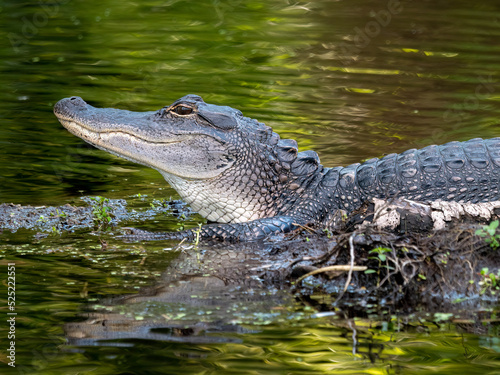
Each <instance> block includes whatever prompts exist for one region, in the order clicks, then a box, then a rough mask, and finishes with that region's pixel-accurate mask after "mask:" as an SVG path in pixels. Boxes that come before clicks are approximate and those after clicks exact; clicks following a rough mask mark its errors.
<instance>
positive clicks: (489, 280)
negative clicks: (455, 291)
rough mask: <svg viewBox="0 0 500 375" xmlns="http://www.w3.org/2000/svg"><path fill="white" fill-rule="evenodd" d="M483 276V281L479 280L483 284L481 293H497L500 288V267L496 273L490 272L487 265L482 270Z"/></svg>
mask: <svg viewBox="0 0 500 375" xmlns="http://www.w3.org/2000/svg"><path fill="white" fill-rule="evenodd" d="M481 278H482V279H481V281H479V285H480V286H481V290H480V291H479V294H485V293H486V292H488V291H489V292H490V294H491V295H495V294H496V292H497V291H498V290H500V269H498V270H497V272H496V273H494V272H490V270H489V269H488V267H485V268H483V269H482V270H481Z"/></svg>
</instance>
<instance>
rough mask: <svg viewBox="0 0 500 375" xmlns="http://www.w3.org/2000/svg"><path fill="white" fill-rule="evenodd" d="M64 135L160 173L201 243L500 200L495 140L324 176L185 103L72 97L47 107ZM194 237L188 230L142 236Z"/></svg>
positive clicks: (224, 114) (282, 145)
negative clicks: (373, 204) (142, 106)
mask: <svg viewBox="0 0 500 375" xmlns="http://www.w3.org/2000/svg"><path fill="white" fill-rule="evenodd" d="M54 113H55V114H56V116H57V117H58V119H59V121H60V122H61V123H62V124H63V126H65V127H66V128H67V129H68V130H69V131H70V132H71V133H73V134H75V135H76V136H78V137H80V138H82V139H84V140H85V141H87V142H89V143H90V144H93V145H94V146H96V147H98V148H101V149H103V150H106V151H108V152H110V153H112V154H115V155H118V156H121V157H124V158H125V159H128V160H131V161H134V162H137V163H140V164H144V165H147V166H150V167H152V168H155V169H157V170H158V171H159V172H160V173H161V174H162V175H163V176H164V177H165V179H166V180H167V181H168V182H169V183H170V185H171V186H172V187H173V188H174V189H176V190H177V191H178V193H179V194H180V196H181V197H182V198H183V199H184V200H186V202H188V203H189V204H191V206H192V207H193V208H194V209H195V210H196V211H198V212H199V213H200V214H201V215H202V216H203V217H205V218H207V219H208V220H209V221H212V222H217V224H208V225H205V226H203V227H202V228H201V231H200V235H201V238H213V239H220V240H231V241H248V240H255V239H261V238H264V237H266V236H269V235H272V234H277V233H286V232H290V231H292V230H294V229H295V228H296V227H297V225H306V224H308V223H315V224H324V223H327V222H329V221H330V220H332V218H333V217H334V215H336V214H337V213H338V211H339V210H340V209H342V210H344V211H347V212H351V211H353V210H355V209H357V208H359V207H360V206H361V204H362V203H363V202H364V201H365V200H367V199H369V198H374V197H376V198H388V197H393V196H398V197H402V198H408V199H413V200H417V201H422V202H428V201H433V200H438V199H442V200H453V201H460V202H484V201H493V200H498V199H499V198H500V193H499V181H500V138H493V139H488V140H482V139H479V138H476V139H472V140H470V141H467V142H462V143H461V142H450V143H447V144H445V145H441V146H428V147H425V148H423V149H421V150H415V149H412V150H408V151H405V152H403V153H401V154H399V155H398V154H390V155H387V156H386V157H384V158H381V159H371V160H368V161H367V162H365V163H363V164H352V165H350V166H347V167H345V168H343V167H335V168H324V167H323V166H322V165H321V164H320V162H319V158H318V155H317V154H316V153H315V152H313V151H304V152H297V143H296V142H295V141H293V140H289V139H285V140H282V139H280V137H279V136H278V135H277V134H276V133H274V132H273V131H272V129H271V128H269V127H268V126H266V125H264V124H262V123H259V122H258V121H256V120H252V119H249V118H246V117H244V116H243V115H242V114H241V112H239V111H237V110H235V109H233V108H230V107H221V106H216V105H211V104H207V103H205V102H204V101H203V100H202V99H201V98H200V97H199V96H195V95H187V96H185V97H183V98H181V99H179V100H177V101H176V102H174V103H173V104H172V105H170V106H167V107H164V108H162V109H160V110H158V111H155V112H130V111H125V110H119V109H105V108H94V107H92V106H90V105H88V104H87V103H85V102H84V101H83V100H82V99H81V98H79V97H72V98H67V99H63V100H61V101H60V102H58V103H57V104H56V105H55V107H54ZM134 235H135V236H137V237H144V238H147V239H160V238H162V239H163V238H177V239H178V238H183V237H188V238H194V237H195V232H194V231H193V230H188V231H183V232H176V233H158V234H151V233H149V234H144V233H143V232H140V231H136V232H135V233H134Z"/></svg>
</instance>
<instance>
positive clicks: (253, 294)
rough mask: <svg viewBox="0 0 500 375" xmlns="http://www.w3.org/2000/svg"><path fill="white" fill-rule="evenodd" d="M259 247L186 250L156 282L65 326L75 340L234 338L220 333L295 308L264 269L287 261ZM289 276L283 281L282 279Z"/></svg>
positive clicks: (272, 269) (276, 271) (275, 268)
mask: <svg viewBox="0 0 500 375" xmlns="http://www.w3.org/2000/svg"><path fill="white" fill-rule="evenodd" d="M265 253H266V251H265V250H262V249H260V250H259V251H256V249H255V248H251V247H248V246H246V247H241V248H234V247H233V248H228V247H225V248H210V249H209V250H206V251H197V250H196V249H193V248H190V249H184V250H183V251H182V252H181V254H180V255H179V257H178V258H177V260H176V261H175V262H174V263H173V264H171V266H170V267H169V268H168V269H167V270H166V272H164V274H163V275H162V277H161V280H160V281H159V282H158V283H157V284H156V285H155V286H154V287H149V288H145V289H143V290H142V291H141V292H139V293H138V294H134V295H127V296H120V297H116V298H112V299H110V300H108V301H101V302H99V305H98V307H95V311H92V312H89V313H88V318H87V320H85V321H83V322H79V323H70V324H67V325H66V326H65V330H66V335H67V337H68V339H69V343H70V344H74V345H89V344H95V343H96V342H98V341H101V340H117V339H127V338H129V339H132V338H140V339H148V340H167V341H183V342H196V343H208V342H219V341H225V342H227V341H231V340H232V339H230V338H228V337H227V336H224V337H219V336H214V335H213V333H216V332H241V331H242V330H243V328H241V326H239V324H240V323H250V322H251V323H252V324H256V323H257V324H258V323H265V321H274V320H276V318H277V317H278V315H281V314H284V315H286V317H287V318H289V316H290V315H291V314H293V313H292V312H288V311H285V310H283V308H282V306H290V305H291V299H292V295H291V294H290V293H289V292H287V291H284V290H281V289H277V288H276V286H277V285H278V284H279V283H280V281H278V280H277V279H276V278H274V280H272V281H273V282H276V283H275V284H274V285H273V284H271V278H267V277H262V275H263V273H267V272H269V271H270V272H273V274H274V275H275V276H277V277H278V274H279V268H280V267H283V264H275V263H273V260H270V259H267V260H265V259H264V258H263V257H264V255H265ZM282 282H284V280H281V283H282ZM103 305H104V306H105V307H104V308H102V306H103Z"/></svg>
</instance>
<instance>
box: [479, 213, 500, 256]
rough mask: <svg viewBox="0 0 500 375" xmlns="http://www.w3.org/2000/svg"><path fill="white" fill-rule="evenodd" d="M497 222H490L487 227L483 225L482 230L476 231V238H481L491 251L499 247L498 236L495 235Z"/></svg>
mask: <svg viewBox="0 0 500 375" xmlns="http://www.w3.org/2000/svg"><path fill="white" fill-rule="evenodd" d="M498 224H499V221H498V220H495V221H492V222H491V223H490V224H489V225H483V227H482V228H480V229H478V230H476V232H475V234H476V236H479V237H483V238H484V241H485V242H486V243H487V244H489V245H490V247H491V248H493V249H498V247H500V234H497V233H496V230H497V228H498Z"/></svg>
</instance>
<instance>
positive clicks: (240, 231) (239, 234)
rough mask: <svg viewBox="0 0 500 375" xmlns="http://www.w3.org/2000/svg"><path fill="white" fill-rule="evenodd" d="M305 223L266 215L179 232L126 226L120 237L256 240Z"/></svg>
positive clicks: (137, 239) (135, 239) (135, 238)
mask: <svg viewBox="0 0 500 375" xmlns="http://www.w3.org/2000/svg"><path fill="white" fill-rule="evenodd" d="M303 224H305V223H304V222H303V221H302V220H299V219H296V218H293V217H290V216H276V217H266V218H262V219H258V220H253V221H249V222H246V223H234V224H208V225H204V226H202V227H201V228H200V229H188V230H183V231H179V232H158V233H155V232H147V231H143V230H138V229H133V228H126V229H127V230H128V231H129V233H127V234H124V235H122V236H121V238H124V239H127V240H133V241H140V240H169V239H171V240H182V239H186V240H188V241H194V240H195V239H196V238H197V236H198V237H199V239H201V240H219V241H228V242H238V241H257V240H262V239H265V238H267V237H269V236H272V235H276V234H280V233H288V232H291V231H293V230H295V229H297V228H298V227H299V226H300V225H303Z"/></svg>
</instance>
